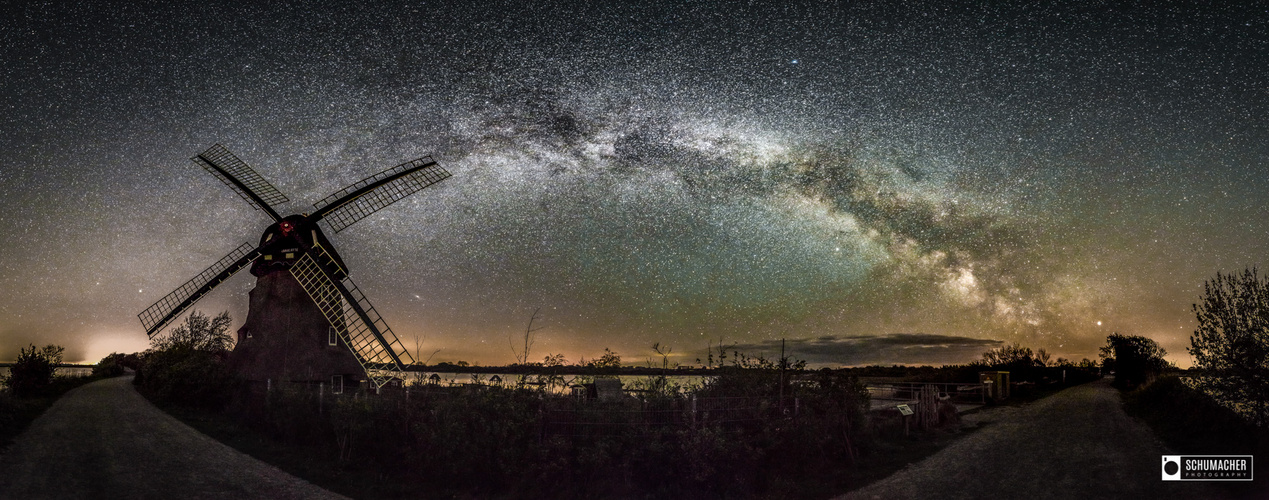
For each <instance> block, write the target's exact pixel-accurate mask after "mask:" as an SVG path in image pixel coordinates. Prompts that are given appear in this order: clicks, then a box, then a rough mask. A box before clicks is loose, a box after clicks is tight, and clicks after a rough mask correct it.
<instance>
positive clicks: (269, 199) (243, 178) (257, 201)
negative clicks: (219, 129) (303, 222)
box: [190, 144, 289, 221]
mask: <svg viewBox="0 0 1269 500" xmlns="http://www.w3.org/2000/svg"><path fill="white" fill-rule="evenodd" d="M190 159H191V160H194V162H195V163H198V164H199V165H202V166H203V169H204V170H206V171H208V172H210V173H211V174H212V175H214V176H216V178H217V179H220V182H223V183H225V185H226V186H229V187H230V188H231V189H233V190H234V192H235V193H238V196H241V197H242V199H244V200H247V203H250V204H251V205H252V206H253V207H255V208H257V209H259V210H264V212H265V213H267V214H269V216H270V217H273V220H275V221H277V220H282V217H280V216H279V215H278V213H277V212H275V211H274V210H273V208H272V206H273V205H277V204H280V203H286V202H287V201H289V200H287V197H286V195H284V194H282V192H281V191H278V189H277V188H275V187H273V184H269V181H266V180H264V177H261V176H260V174H258V173H256V171H255V170H253V169H252V168H251V166H249V165H247V164H246V163H245V162H243V161H242V160H239V159H238V157H237V156H234V154H233V153H230V152H229V150H228V149H226V148H225V147H224V146H221V145H220V144H217V145H215V146H212V147H211V148H209V149H208V150H207V151H204V152H202V154H199V155H198V156H195V157H193V158H190Z"/></svg>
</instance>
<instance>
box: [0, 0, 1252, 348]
mask: <svg viewBox="0 0 1269 500" xmlns="http://www.w3.org/2000/svg"><path fill="white" fill-rule="evenodd" d="M4 9H5V10H4V16H3V19H4V20H2V21H0V36H2V39H3V44H0V47H3V48H2V49H0V61H3V63H4V64H3V68H2V69H0V75H2V76H0V78H2V80H0V81H2V82H3V87H2V90H3V94H2V96H0V104H2V105H3V108H2V109H4V112H3V116H2V117H0V144H2V145H3V151H4V152H5V153H6V159H5V165H4V167H3V170H0V197H2V198H3V199H4V202H5V205H6V206H5V210H4V211H3V213H0V234H4V235H5V236H4V240H3V243H0V252H2V254H0V343H2V344H3V345H2V346H0V359H7V358H10V357H12V355H13V353H14V352H16V349H17V346H18V345H19V344H24V343H26V342H36V343H46V342H58V343H62V344H64V345H67V346H68V347H69V348H70V349H69V351H68V353H69V356H68V357H70V358H73V359H76V360H79V359H83V360H88V361H95V359H97V358H99V357H100V356H102V355H104V354H107V353H109V352H111V351H133V350H140V349H144V348H145V346H146V345H147V341H146V338H145V335H144V333H143V330H142V328H141V327H140V325H139V323H138V322H137V320H136V318H135V314H136V313H137V312H139V311H140V310H142V309H144V308H145V307H146V306H148V305H149V304H150V303H152V302H153V301H155V300H157V299H158V298H159V297H161V296H162V295H164V294H166V293H167V292H168V291H170V290H172V289H174V288H176V287H177V286H179V285H180V284H181V283H183V282H184V281H185V280H187V279H189V278H190V277H192V276H194V275H195V274H197V273H198V272H199V271H200V270H201V269H203V268H204V267H206V266H208V265H210V264H211V263H212V262H214V261H215V260H216V259H218V258H219V257H221V256H222V255H224V254H226V253H228V252H229V251H230V250H232V249H233V248H234V247H236V246H237V245H239V244H241V243H242V242H245V241H255V239H256V238H258V237H259V234H260V232H261V231H262V230H263V229H264V227H265V226H266V222H267V221H268V218H267V217H266V216H264V215H263V214H262V213H260V212H256V211H253V210H252V208H251V207H250V206H248V205H247V204H245V203H243V202H242V200H240V199H238V198H237V197H236V196H234V195H233V193H232V192H230V191H229V190H228V189H227V188H225V187H224V186H223V185H221V184H220V183H219V182H217V181H216V180H215V179H214V178H212V177H211V176H209V175H207V174H206V173H205V172H203V171H202V170H201V169H200V168H198V167H197V166H196V165H194V164H193V163H192V162H190V161H189V160H188V158H189V157H190V156H192V155H194V154H196V153H197V152H200V151H202V150H204V149H206V148H207V147H209V146H211V145H212V144H215V143H222V144H224V145H226V146H227V147H229V148H230V149H231V150H232V151H234V152H235V153H236V154H237V155H238V156H239V157H240V158H242V159H243V160H245V161H246V162H248V163H249V164H251V165H253V166H254V167H255V169H256V170H257V171H258V172H260V173H261V175H263V176H264V177H265V178H266V179H269V180H270V181H271V182H273V183H274V184H275V185H276V186H277V187H278V188H279V189H280V190H281V191H282V192H284V193H286V194H287V195H288V196H289V197H290V198H291V200H292V201H291V202H290V203H289V204H287V205H285V206H283V207H281V208H280V210H279V212H283V213H284V214H285V213H292V212H301V211H306V210H309V209H311V208H309V207H311V205H310V204H311V203H313V202H315V201H317V200H319V199H321V198H323V197H325V196H326V195H328V194H330V193H331V192H334V191H336V190H338V189H340V188H342V187H343V186H345V185H347V184H350V183H352V182H354V181H356V180H358V179H360V178H362V177H365V176H367V175H370V174H372V173H374V172H377V171H379V170H382V169H384V168H387V167H390V166H392V165H395V164H397V163H400V162H403V161H406V160H409V159H412V158H415V157H418V156H422V155H425V154H431V155H432V156H433V157H434V158H436V159H437V160H438V161H439V162H440V163H441V164H442V165H443V166H444V167H445V168H446V169H447V170H449V171H451V172H453V174H454V177H453V178H451V179H449V180H447V181H445V182H443V183H441V184H439V185H437V186H434V187H432V188H429V189H427V190H425V191H423V192H420V193H418V194H416V195H414V196H412V197H410V198H407V199H406V200H404V201H402V202H400V203H398V204H396V205H393V206H392V207H390V208H388V209H385V210H383V211H381V212H379V213H377V214H375V215H374V216H373V217H371V218H369V219H366V220H364V221H362V222H360V223H358V224H357V225H355V226H353V227H351V228H349V229H348V230H346V231H344V232H342V233H340V234H338V235H335V236H333V237H332V240H333V241H334V244H335V245H336V246H337V247H339V248H340V251H341V253H342V254H343V255H344V257H345V259H346V260H347V261H348V264H349V266H350V268H351V270H352V275H353V278H354V279H356V280H357V282H358V284H359V285H360V286H361V287H362V288H363V290H365V291H366V293H367V294H368V295H369V296H370V298H371V300H372V301H373V302H374V303H375V305H376V306H377V308H378V309H379V310H380V312H381V313H383V315H384V317H385V318H386V319H387V321H388V322H389V323H390V324H391V325H392V327H393V329H394V330H396V331H397V333H398V334H400V335H401V336H402V337H403V339H404V340H405V344H406V345H407V346H409V347H411V348H413V347H414V345H415V343H416V342H418V343H419V344H420V345H421V347H420V348H421V349H422V350H423V351H427V352H431V351H434V350H436V349H441V351H440V353H439V354H438V355H437V356H436V358H434V359H433V361H438V360H459V359H462V360H468V361H475V362H483V363H505V362H509V361H511V360H512V359H513V356H512V352H511V348H510V346H509V342H508V337H511V336H516V335H518V334H519V333H521V332H522V331H523V330H524V328H525V323H526V322H527V321H528V318H529V316H530V315H531V314H532V313H533V310H534V309H536V308H539V307H540V308H542V314H541V317H542V320H541V321H542V323H541V325H544V326H545V327H546V328H545V329H543V330H541V331H540V332H538V335H539V337H538V340H537V342H536V343H535V344H534V354H533V355H532V357H533V358H535V359H536V358H540V357H541V356H543V355H545V354H547V353H551V352H561V353H564V354H565V355H566V357H568V359H569V361H570V362H572V361H577V360H578V359H579V358H581V357H595V356H597V355H598V354H599V353H600V352H602V350H603V348H605V347H611V348H613V349H614V350H616V351H618V352H619V353H622V354H623V355H624V356H625V357H626V359H627V361H628V362H637V361H640V360H642V359H643V358H645V357H648V356H650V355H651V354H652V353H651V349H650V346H651V345H652V343H654V342H659V343H661V344H662V345H670V346H672V347H674V349H675V353H676V354H682V358H681V359H680V361H682V362H684V363H691V362H692V359H691V358H693V357H694V356H697V355H700V351H703V349H704V348H705V346H706V345H707V344H708V343H715V344H716V343H717V342H718V341H719V340H720V339H721V340H723V341H724V342H726V343H736V344H739V345H741V346H747V347H749V348H752V349H770V348H772V346H774V345H776V344H775V342H776V341H778V339H781V338H787V339H791V340H795V342H793V343H792V344H791V345H793V346H794V348H795V349H802V350H803V352H801V353H799V352H797V351H796V350H795V352H794V355H795V356H801V357H803V358H804V359H811V360H813V361H815V362H816V363H824V364H830V365H831V364H841V363H846V364H859V363H868V362H882V363H890V362H904V363H942V362H960V361H966V360H968V359H970V358H972V357H974V356H975V355H976V353H979V352H981V351H982V350H985V349H986V348H989V347H991V346H994V345H999V343H1001V342H1021V343H1023V344H1024V345H1028V346H1031V347H1033V348H1040V347H1044V348H1046V349H1048V350H1049V351H1050V352H1053V353H1056V355H1058V356H1066V357H1071V358H1075V359H1078V358H1080V357H1095V354H1096V347H1097V346H1098V345H1100V344H1102V343H1104V339H1105V336H1106V335H1107V334H1109V333H1111V332H1114V331H1118V332H1121V333H1128V334H1139V335H1147V336H1151V337H1154V338H1156V339H1158V340H1159V341H1160V342H1161V343H1162V344H1163V345H1164V347H1165V348H1167V349H1168V350H1169V352H1170V353H1171V356H1170V357H1171V358H1172V359H1174V360H1176V361H1178V362H1179V363H1180V364H1182V365H1188V364H1189V362H1188V356H1187V355H1186V354H1185V353H1184V347H1185V346H1186V345H1188V336H1189V333H1190V332H1192V331H1193V315H1192V313H1191V312H1190V309H1189V307H1190V304H1191V303H1193V302H1195V301H1196V300H1197V298H1198V294H1199V293H1200V292H1201V289H1202V284H1203V280H1205V279H1208V278H1210V277H1211V276H1213V275H1214V274H1215V273H1216V272H1217V271H1234V270H1239V269H1242V268H1244V267H1250V266H1255V265H1264V264H1265V258H1266V255H1267V249H1269V248H1267V243H1269V218H1266V217H1265V214H1266V213H1269V212H1267V211H1266V209H1269V195H1267V194H1266V192H1267V189H1269V161H1267V160H1269V131H1267V130H1266V128H1267V126H1266V120H1265V118H1264V116H1265V112H1266V111H1267V110H1269V106H1267V104H1269V102H1267V101H1269V95H1267V92H1269V78H1266V70H1265V68H1267V67H1269V27H1267V24H1266V23H1267V22H1269V14H1267V13H1266V11H1265V10H1264V9H1259V10H1257V9H1252V8H1248V9H1244V10H1233V9H1226V10H1222V11H1219V12H1217V11H1211V10H1203V9H1197V8H1195V9H1186V8H1176V9H1157V10H1155V9H1144V8H1127V9H1120V10H1112V9H1108V8H1097V9H1093V8H1087V7H1081V6H1076V5H1069V6H1068V5H1065V4H1063V5H1057V6H1006V7H980V6H973V5H966V6H949V4H948V3H946V2H934V3H930V4H929V5H909V6H904V7H897V6H890V5H880V4H868V5H862V6H842V5H838V4H835V3H828V2H824V3H810V4H803V5H800V6H791V5H753V4H750V5H745V6H739V5H734V4H731V3H704V2H685V3H649V4H639V5H594V4H582V3H565V2H552V3H550V5H537V4H536V3H533V2H530V3H519V2H507V3H503V4H496V3H490V4H482V5H476V4H474V3H470V2H455V3H454V5H436V4H433V3H408V2H401V3H379V4H377V5H376V6H373V7H366V6H363V5H359V4H355V3H354V4H333V3H331V4H312V3H294V4H278V5H275V6H271V7H245V6H240V5H237V4H234V3H227V4H221V3H219V2H202V3H199V4H198V5H196V6H188V7H176V6H147V7H140V6H130V5H121V6H113V7H111V6H101V5H60V4H58V5H22V6H8V7H4ZM244 274H245V273H244ZM252 286H253V279H252V278H251V277H249V276H245V275H244V276H240V277H236V278H234V279H233V280H232V281H230V282H227V283H226V284H225V285H223V286H222V287H221V288H219V289H218V290H217V291H216V292H215V293H213V294H212V295H211V296H209V297H208V298H207V299H204V301H203V302H201V303H200V304H199V305H198V306H197V307H198V308H199V309H203V310H206V311H212V312H214V311H219V310H224V309H228V310H230V311H231V312H233V313H234V316H235V318H236V319H237V320H238V321H239V322H241V320H242V319H243V318H245V309H246V292H247V291H248V290H250V288H251V287H252ZM535 324H536V323H535ZM843 346H845V347H843ZM424 357H426V355H425V356H424Z"/></svg>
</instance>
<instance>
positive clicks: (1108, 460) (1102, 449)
mask: <svg viewBox="0 0 1269 500" xmlns="http://www.w3.org/2000/svg"><path fill="white" fill-rule="evenodd" d="M965 417H966V418H965V420H966V421H967V422H968V423H971V424H973V423H977V422H983V424H984V427H983V428H982V429H980V430H978V431H976V432H974V433H973V434H971V435H969V436H966V437H965V438H963V439H961V440H958V441H956V442H954V443H952V444H951V445H949V446H948V447H947V448H944V449H943V450H941V451H939V452H938V453H936V454H934V455H931V456H930V457H927V458H926V459H925V460H923V461H921V462H919V463H917V464H913V465H910V466H909V467H908V468H906V469H904V470H901V471H899V472H896V473H895V474H893V475H891V476H890V477H888V478H885V479H882V480H881V481H878V482H876V483H873V484H871V485H868V486H866V487H864V488H861V489H859V490H856V491H853V492H850V493H847V494H846V495H843V496H841V497H838V498H839V499H874V498H883V499H891V498H949V499H962V498H964V499H968V498H974V499H978V498H1018V499H1027V500H1037V499H1046V498H1078V499H1081V500H1088V499H1096V498H1132V499H1141V498H1203V499H1208V498H1219V496H1220V493H1219V492H1218V491H1213V490H1212V488H1211V486H1210V485H1209V484H1206V483H1199V482H1173V481H1169V482H1164V481H1162V480H1161V472H1160V466H1161V457H1160V456H1161V455H1164V454H1168V453H1169V452H1168V451H1166V450H1167V448H1166V447H1165V446H1164V444H1163V443H1162V442H1160V441H1159V440H1158V439H1157V438H1156V437H1155V436H1154V433H1153V432H1151V431H1150V428H1149V427H1147V426H1146V425H1145V424H1144V423H1142V422H1140V421H1137V420H1134V419H1133V418H1132V417H1129V416H1128V415H1127V414H1125V413H1124V411H1123V408H1122V406H1121V404H1120V399H1119V393H1118V391H1116V390H1115V389H1114V388H1112V387H1110V381H1109V380H1108V379H1103V380H1100V381H1097V382H1093V383H1089V384H1084V385H1081V386H1077V387H1072V388H1070V389H1066V390H1064V391H1062V392H1059V393H1057V394H1054V395H1053V396H1050V397H1048V398H1044V399H1041V400H1039V401H1036V402H1035V403H1032V404H1030V405H1027V406H1024V407H1021V408H1012V407H998V408H993V409H990V410H987V411H985V412H981V413H979V414H970V415H966V416H965Z"/></svg>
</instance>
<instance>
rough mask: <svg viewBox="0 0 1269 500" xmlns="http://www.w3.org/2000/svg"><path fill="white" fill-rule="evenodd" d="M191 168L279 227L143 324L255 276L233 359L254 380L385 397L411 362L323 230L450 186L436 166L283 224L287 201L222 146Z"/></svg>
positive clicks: (409, 166) (398, 170)
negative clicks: (354, 389)
mask: <svg viewBox="0 0 1269 500" xmlns="http://www.w3.org/2000/svg"><path fill="white" fill-rule="evenodd" d="M193 160H194V161H195V162H196V163H199V164H200V165H202V166H203V168H204V169H205V170H207V171H208V172H209V173H211V174H212V175H214V176H215V177H217V178H218V179H220V180H221V181H222V182H224V183H225V184H226V185H227V186H229V187H230V188H232V189H233V190H234V191H235V192H236V193H238V195H239V196H241V197H242V198H243V199H244V200H247V201H248V202H250V203H251V204H252V205H253V206H254V207H256V208H257V209H259V210H262V211H264V212H265V213H266V214H268V215H269V216H270V217H271V218H272V219H273V220H274V223H273V224H272V225H270V226H269V227H268V228H267V229H266V230H265V231H264V234H263V235H261V237H260V242H259V244H257V245H254V246H253V245H251V244H249V243H244V244H242V245H241V246H239V247H238V248H237V249H235V250H234V251H233V252H230V254H229V255H226V256H225V257H223V258H221V259H220V260H219V261H217V262H216V263H215V264H212V266H211V267H209V268H207V269H206V270H204V271H203V272H202V273H199V274H198V276H195V277H194V278H193V279H191V280H189V281H188V282H186V283H185V284H184V285H182V286H181V287H179V288H177V289H176V290H175V291H173V292H171V293H169V294H168V295H167V296H165V297H163V298H162V299H159V301H158V302H156V303H154V305H152V306H150V307H149V308H147V309H146V310H145V311H142V312H141V314H139V315H138V317H139V318H140V319H141V323H142V325H143V326H144V327H145V328H146V333H147V334H148V335H150V336H154V335H156V334H158V333H159V332H160V331H161V330H162V329H163V327H164V326H166V325H167V324H169V323H171V322H172V320H174V319H176V318H177V317H178V316H180V315H181V314H182V313H183V312H184V311H186V310H187V309H188V308H189V307H190V306H192V305H193V304H194V303H195V302H197V301H198V300H199V299H200V298H202V297H203V296H204V295H206V294H207V293H208V292H210V291H211V290H212V289H213V288H215V287H216V286H217V285H219V284H220V283H221V282H223V281H225V280H226V279H228V278H229V277H230V276H232V275H233V274H234V273H236V272H238V271H240V270H242V269H243V268H245V267H247V266H250V267H251V274H253V275H255V276H256V286H255V288H254V289H253V290H252V291H251V293H250V297H251V298H250V308H249V310H248V313H247V320H246V322H245V324H244V325H243V326H242V328H240V329H239V330H238V343H237V344H236V346H235V347H234V350H233V352H232V353H231V354H230V357H229V364H230V366H231V367H232V368H233V369H234V370H235V371H236V372H237V373H238V374H239V375H240V376H241V377H243V378H245V379H247V380H257V381H264V380H274V381H292V382H304V383H313V382H325V381H331V382H332V384H337V387H342V386H343V384H344V383H346V382H357V381H363V380H364V381H366V382H367V383H369V384H372V386H373V387H375V388H378V387H381V386H383V385H384V384H386V383H388V382H389V381H391V380H394V379H397V378H399V377H400V373H401V370H402V365H403V364H410V363H413V360H412V359H410V356H409V352H408V351H407V350H406V349H405V348H404V347H403V346H402V345H401V343H400V341H399V340H398V339H397V337H396V335H395V334H393V333H392V330H391V329H390V328H388V325H387V323H386V322H384V321H383V318H382V317H380V316H379V314H378V312H376V311H375V309H374V306H372V305H371V304H370V302H369V301H368V300H367V299H366V297H365V295H364V294H362V293H361V291H360V290H359V289H358V288H357V286H356V285H355V284H353V282H352V280H351V279H350V278H349V276H348V274H349V273H348V268H347V266H346V265H345V264H344V261H343V258H341V257H340V255H339V253H338V252H336V251H335V247H334V246H333V245H331V242H330V240H329V239H327V237H326V235H325V234H324V233H323V231H322V228H321V227H320V226H319V224H318V222H319V221H320V222H324V223H325V225H327V226H328V227H330V228H332V229H334V230H335V232H339V231H341V230H343V229H344V228H346V227H348V226H349V225H352V224H353V223H355V222H357V221H359V220H361V219H363V218H365V217H367V216H369V215H370V214H372V213H374V212H376V211H378V210H380V209H382V208H384V207H386V206H388V205H391V204H392V203H395V202H396V201H398V200H400V199H402V198H404V197H406V196H409V195H411V194H413V193H415V192H417V191H419V190H421V189H423V188H425V187H427V186H430V185H432V184H435V183H437V182H440V181H442V180H445V179H446V178H448V177H449V176H450V174H449V172H446V171H445V170H444V169H442V168H441V167H440V166H438V165H437V164H436V163H435V162H433V161H431V159H430V158H426V157H424V158H420V159H417V160H413V161H410V162H406V163H403V164H401V165H397V166H396V167H393V168H390V169H388V170H385V171H383V172H380V173H378V174H375V175H372V176H370V177H367V178H365V179H362V180H361V181H358V182H357V183H354V184H352V185H351V186H348V187H346V188H344V189H343V190H340V191H338V192H336V193H335V194H332V195H331V196H329V197H327V198H326V199H323V200H321V201H319V202H318V203H317V204H315V205H314V207H315V208H316V210H315V211H314V212H313V213H311V214H307V213H306V214H295V215H290V216H286V217H282V216H280V215H278V213H277V212H276V211H275V210H274V209H273V206H274V205H278V204H281V203H284V202H286V201H288V200H287V198H286V197H285V196H284V195H282V194H281V193H280V192H278V191H277V189H276V188H274V187H273V186H272V185H271V184H269V183H268V182H267V181H265V180H264V178H263V177H261V176H260V175H259V174H258V173H256V172H255V171H254V170H252V169H251V167H249V166H247V165H246V164H245V163H243V162H242V161H241V160H239V159H238V158H237V157H235V156H233V154H232V153H230V152H229V151H228V150H227V149H225V148H224V147H223V146H220V145H216V146H213V147H212V148H211V149H208V150H207V151H205V152H203V153H202V154H199V155H198V156H195V157H194V158H193Z"/></svg>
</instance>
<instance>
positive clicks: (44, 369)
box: [0, 344, 122, 449]
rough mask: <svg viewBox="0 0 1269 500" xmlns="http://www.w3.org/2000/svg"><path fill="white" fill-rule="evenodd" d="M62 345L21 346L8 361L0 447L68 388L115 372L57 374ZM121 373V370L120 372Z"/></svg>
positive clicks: (2, 382)
mask: <svg viewBox="0 0 1269 500" xmlns="http://www.w3.org/2000/svg"><path fill="white" fill-rule="evenodd" d="M63 352H65V348H63V347H61V346H57V345H53V344H49V345H46V346H44V347H42V348H37V347H35V346H34V345H32V346H30V347H23V348H22V349H21V350H20V354H19V356H18V359H17V361H16V362H14V363H12V364H10V365H8V368H9V375H7V376H4V377H0V386H2V387H3V388H4V389H3V390H0V449H3V448H5V447H7V446H8V445H9V444H10V443H12V442H13V439H14V438H16V437H17V436H18V435H19V434H21V433H22V431H24V430H26V428H27V426H28V425H30V424H31V422H33V421H34V420H35V419H36V418H37V417H39V416H40V414H41V413H44V410H47V409H48V407H50V406H53V402H54V401H57V398H60V397H61V396H62V395H63V394H66V393H67V392H68V391H70V390H71V389H74V388H76V387H79V386H81V385H84V384H87V383H89V382H92V381H94V380H100V379H102V378H105V377H108V376H114V374H105V373H101V372H99V370H98V368H97V367H93V373H92V375H89V376H67V375H57V374H56V371H57V369H58V368H60V367H72V366H75V365H65V364H63V363H62V353H63ZM119 374H122V373H119Z"/></svg>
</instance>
